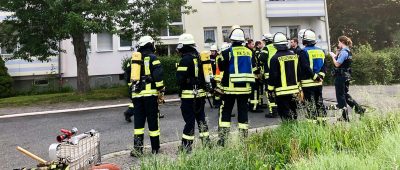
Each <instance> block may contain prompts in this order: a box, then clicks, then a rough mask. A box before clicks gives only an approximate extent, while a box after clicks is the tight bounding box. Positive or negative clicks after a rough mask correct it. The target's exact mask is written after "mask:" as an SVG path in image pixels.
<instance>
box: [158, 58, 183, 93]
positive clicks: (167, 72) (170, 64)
mask: <svg viewBox="0 0 400 170" xmlns="http://www.w3.org/2000/svg"><path fill="white" fill-rule="evenodd" d="M159 60H160V62H161V65H162V67H163V69H164V84H165V87H166V93H167V94H173V93H177V92H178V90H179V87H178V84H177V83H176V63H179V60H180V57H178V56H163V57H159Z"/></svg>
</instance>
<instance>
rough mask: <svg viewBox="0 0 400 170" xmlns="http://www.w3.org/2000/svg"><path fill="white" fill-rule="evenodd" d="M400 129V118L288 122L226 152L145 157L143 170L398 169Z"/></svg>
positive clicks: (238, 142) (236, 143) (399, 115)
mask: <svg viewBox="0 0 400 170" xmlns="http://www.w3.org/2000/svg"><path fill="white" fill-rule="evenodd" d="M399 123H400V112H396V113H392V114H384V115H383V114H375V115H371V116H366V117H364V118H363V119H362V120H361V121H355V122H352V123H335V124H328V125H317V124H313V123H307V122H285V123H282V125H281V126H280V127H278V128H276V129H272V130H266V131H265V132H263V133H261V134H255V135H252V136H251V137H249V138H248V139H246V140H244V141H243V140H240V139H232V140H231V141H230V144H228V146H226V147H225V148H222V147H218V146H214V147H212V149H208V148H203V147H197V148H195V150H194V151H193V153H192V154H190V155H185V154H179V155H178V156H177V158H170V157H167V156H157V157H145V158H143V160H142V161H141V162H142V163H141V169H396V168H397V169H398V168H399V166H400V161H399V157H400V156H399V153H400V152H399V148H400V144H398V143H399V142H398V141H399V140H398V139H399V138H400V137H399V136H400V135H399V134H400V124H399ZM396 141H397V143H396ZM394 143H396V144H394ZM371 159H373V163H374V165H373V166H370V165H369V164H370V162H369V161H370V160H371Z"/></svg>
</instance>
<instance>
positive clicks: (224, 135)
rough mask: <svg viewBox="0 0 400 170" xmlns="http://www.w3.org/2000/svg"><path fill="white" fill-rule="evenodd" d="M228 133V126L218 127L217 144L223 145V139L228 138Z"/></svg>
mask: <svg viewBox="0 0 400 170" xmlns="http://www.w3.org/2000/svg"><path fill="white" fill-rule="evenodd" d="M228 134H229V128H225V127H222V128H219V129H218V136H219V140H218V142H217V145H219V146H222V147H224V146H225V141H226V139H227V138H228Z"/></svg>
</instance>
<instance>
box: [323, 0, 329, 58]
mask: <svg viewBox="0 0 400 170" xmlns="http://www.w3.org/2000/svg"><path fill="white" fill-rule="evenodd" d="M326 1H327V0H324V6H325V30H326V38H327V40H326V41H327V44H328V51H331V37H330V34H329V20H328V4H327V2H326Z"/></svg>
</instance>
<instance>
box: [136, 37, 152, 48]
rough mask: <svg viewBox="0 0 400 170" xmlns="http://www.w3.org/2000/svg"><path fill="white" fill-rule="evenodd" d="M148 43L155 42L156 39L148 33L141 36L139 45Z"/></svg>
mask: <svg viewBox="0 0 400 170" xmlns="http://www.w3.org/2000/svg"><path fill="white" fill-rule="evenodd" d="M148 43H154V39H153V38H151V37H150V36H148V35H146V36H143V37H140V39H139V41H138V45H139V47H143V46H145V45H146V44H148Z"/></svg>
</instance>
